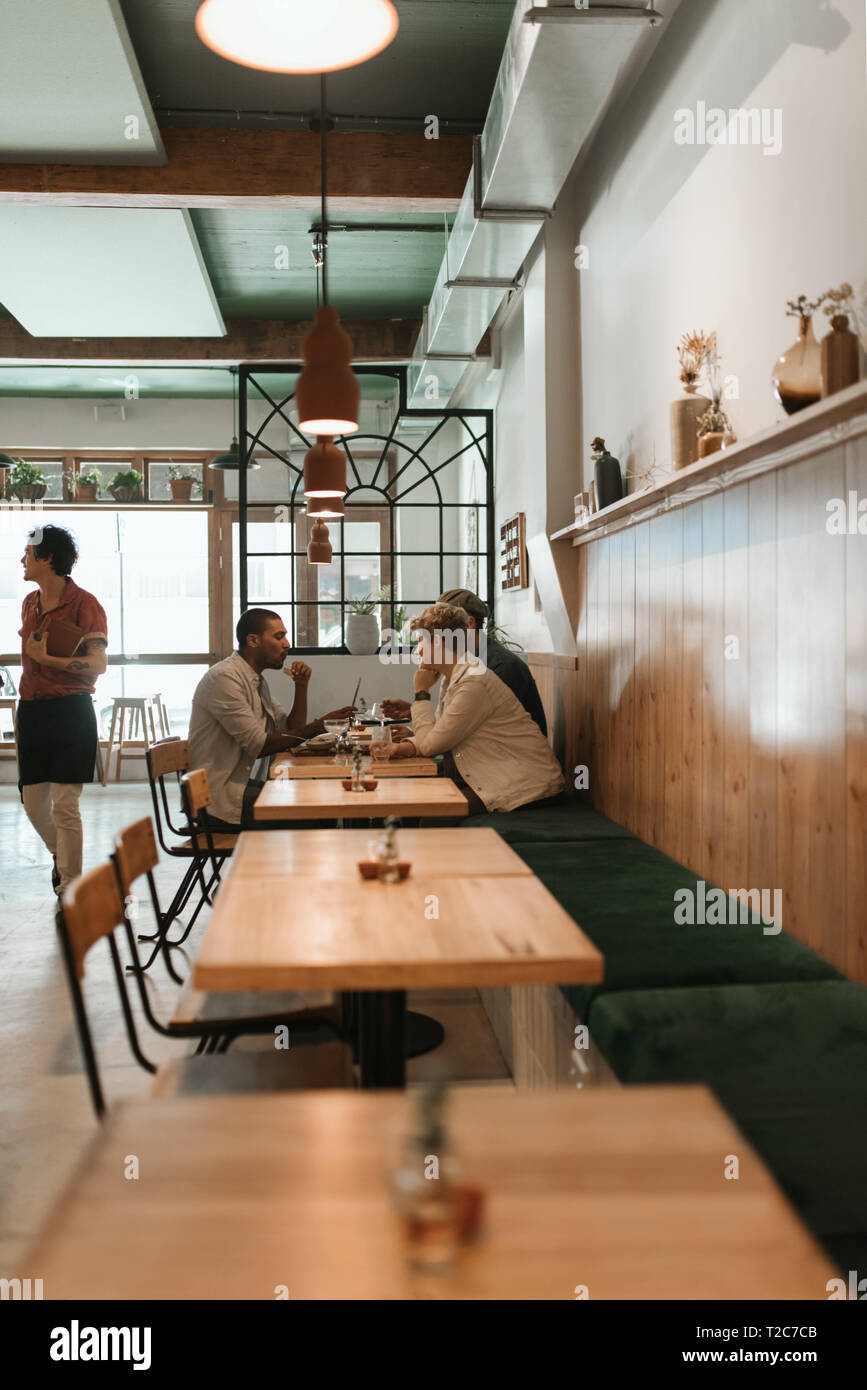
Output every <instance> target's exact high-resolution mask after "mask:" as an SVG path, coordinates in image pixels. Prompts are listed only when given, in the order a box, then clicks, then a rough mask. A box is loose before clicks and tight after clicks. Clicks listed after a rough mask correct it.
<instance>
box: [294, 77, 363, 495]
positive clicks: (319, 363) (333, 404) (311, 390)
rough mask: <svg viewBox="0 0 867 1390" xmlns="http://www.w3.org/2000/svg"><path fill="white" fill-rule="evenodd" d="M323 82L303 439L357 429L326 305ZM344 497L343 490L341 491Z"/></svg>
mask: <svg viewBox="0 0 867 1390" xmlns="http://www.w3.org/2000/svg"><path fill="white" fill-rule="evenodd" d="M326 131H327V121H326V101H325V77H324V75H323V76H322V77H320V79H319V160H320V167H321V194H320V197H321V204H322V206H321V228H320V237H321V245H322V306H321V308H319V309H317V311H316V318H315V319H314V321H313V327H312V329H311V330H310V332H309V333H308V334H307V337H306V338H305V339H304V346H303V348H302V352H303V355H304V370H303V371H302V373H301V375H300V376H299V378H298V381H297V383H296V386H295V405H296V408H297V410H298V428H299V429H300V430H303V431H304V433H305V434H316V435H330V436H332V437H333V436H334V435H336V434H354V433H355V432H356V430H357V429H358V402H359V389H358V378H357V377H356V375H355V373H354V372H353V370H352V367H351V366H350V363H351V361H352V343H351V341H350V339H349V335H348V334H347V333H346V331H345V329H343V328H341V327H340V319H339V317H338V314H337V311H336V309H332V307H331V305H330V304H329V303H328V214H327V210H326V194H327V184H328V164H327V159H326V146H325V136H326ZM343 491H344V492H345V491H346V489H345V487H344V488H343Z"/></svg>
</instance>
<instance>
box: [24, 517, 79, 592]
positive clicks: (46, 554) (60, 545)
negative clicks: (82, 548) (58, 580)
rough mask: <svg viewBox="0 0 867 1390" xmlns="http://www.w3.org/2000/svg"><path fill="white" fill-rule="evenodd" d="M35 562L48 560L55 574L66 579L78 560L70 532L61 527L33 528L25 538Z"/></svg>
mask: <svg viewBox="0 0 867 1390" xmlns="http://www.w3.org/2000/svg"><path fill="white" fill-rule="evenodd" d="M27 544H28V545H32V546H33V554H34V555H35V556H36V558H37V560H50V561H51V568H52V569H53V570H54V573H55V574H61V575H63V577H64V579H68V578H69V576H70V574H71V572H72V567H73V565H74V564H75V562H76V560H77V559H78V546H77V545H76V543H75V537H74V536H73V535H72V533H71V531H66V530H64V528H63V527H62V526H35V527H34V528H33V530H32V531H31V532H30V535H29V536H28V537H27Z"/></svg>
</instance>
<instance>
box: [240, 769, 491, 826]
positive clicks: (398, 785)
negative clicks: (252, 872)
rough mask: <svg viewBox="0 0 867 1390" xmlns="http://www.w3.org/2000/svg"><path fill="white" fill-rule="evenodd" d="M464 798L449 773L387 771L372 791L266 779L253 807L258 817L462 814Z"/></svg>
mask: <svg viewBox="0 0 867 1390" xmlns="http://www.w3.org/2000/svg"><path fill="white" fill-rule="evenodd" d="M468 811H469V805H468V803H467V798H466V797H465V796H464V794H463V792H461V791H458V788H457V787H456V786H455V784H454V782H453V781H452V779H451V778H450V777H388V778H383V779H382V780H381V781H380V783H379V786H378V787H377V788H376V790H375V791H372V792H348V791H344V789H343V787H342V786H341V785H340V783H339V781H335V780H333V779H331V778H316V777H311V778H303V779H300V778H299V779H296V780H292V779H290V778H288V777H281V778H277V779H276V780H274V781H271V782H266V783H265V785H264V787H263V788H262V790H261V791H260V793H259V795H258V797H257V798H256V804H255V806H254V807H253V819H254V820H257V821H269V820H274V821H291V820H335V819H336V820H368V819H376V820H379V819H381V818H382V817H383V816H412V817H416V816H419V817H428V816H430V817H433V818H436V817H437V816H439V817H440V818H443V817H452V816H465V815H467V813H468Z"/></svg>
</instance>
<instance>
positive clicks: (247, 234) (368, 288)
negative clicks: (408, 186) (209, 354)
mask: <svg viewBox="0 0 867 1390" xmlns="http://www.w3.org/2000/svg"><path fill="white" fill-rule="evenodd" d="M192 219H193V226H194V227H195V230H196V235H197V236H198V239H199V245H200V246H201V249H202V254H203V255H204V258H205V263H206V265H207V267H208V272H209V274H210V277H211V283H212V284H213V286H214V290H215V293H216V296H217V300H218V301H219V305H220V309H221V310H222V313H223V317H224V318H227V319H230V318H264V319H288V320H296V321H297V320H298V319H304V318H310V317H312V315H313V312H314V310H315V308H316V271H315V267H314V264H313V254H312V251H313V237H312V234H311V232H310V228H311V227H315V226H318V225H319V217H318V214H317V215H312V216H311V214H310V213H309V212H291V211H273V212H272V211H252V212H237V211H222V210H219V211H218V210H214V209H210V208H209V209H206V210H198V211H194V212H193V213H192ZM450 220H451V219H450ZM333 221H334V224H335V227H334V228H332V229H331V230H330V231H329V234H328V297H329V299H330V300H331V302H332V303H333V304H334V305H335V307H336V308H337V309H338V310H339V311H340V315H341V317H342V318H345V319H352V318H360V319H364V318H368V319H371V318H376V319H382V318H419V317H421V311H422V308H423V307H424V305H425V304H426V303H427V302H428V299H429V298H430V293H431V290H432V289H433V285H434V281H435V279H436V275H437V271H438V270H439V267H440V262H441V260H442V258H443V251H444V248H445V232H444V230H443V225H442V220H441V219H437V218H436V217H434V216H432V215H431V214H424V213H404V214H402V215H394V214H392V215H388V216H387V215H384V214H383V215H379V214H377V215H376V216H375V217H373V216H370V215H368V216H366V217H365V216H363V215H361V214H348V213H347V214H339V215H338V214H335V215H334V218H333ZM344 226H350V227H354V228H357V229H358V230H354V231H340V230H339V228H340V227H344ZM364 227H375V228H376V230H370V231H366V230H362V228H364ZM413 227H415V228H416V229H417V230H415V231H413V230H410V229H411V228H413ZM425 229H429V230H425Z"/></svg>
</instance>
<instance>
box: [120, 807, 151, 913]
mask: <svg viewBox="0 0 867 1390" xmlns="http://www.w3.org/2000/svg"><path fill="white" fill-rule="evenodd" d="M114 848H115V855H114V862H115V864H116V865H117V871H118V874H119V876H120V888H121V892H122V893H123V896H124V897H126V896H127V895H128V893H129V891H130V889H131V888H132V885H133V884H134V883H135V881H136V879H137V878H141V876H142V874H149V873H152V872H153V870H154V869H155V868H156V867H157V865H158V864H159V862H160V856H159V851H158V849H157V841H156V836H155V835H154V823H153V821H152V820H151V818H150V816H143V817H142V819H141V820H137V821H134V822H133V824H132V825H126V826H124V828H123V830H121V831H119V832H118V834H117V835H116V836H115V838H114Z"/></svg>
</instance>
